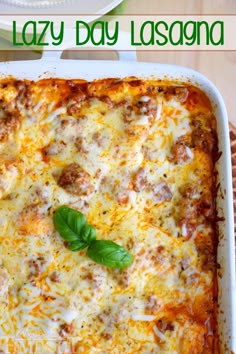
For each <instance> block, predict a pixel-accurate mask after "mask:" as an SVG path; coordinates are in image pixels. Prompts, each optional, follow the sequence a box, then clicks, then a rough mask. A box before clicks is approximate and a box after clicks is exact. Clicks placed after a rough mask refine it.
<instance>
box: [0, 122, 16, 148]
mask: <svg viewBox="0 0 236 354" xmlns="http://www.w3.org/2000/svg"><path fill="white" fill-rule="evenodd" d="M19 126H20V119H19V116H18V115H12V116H11V115H10V116H8V117H6V118H0V142H5V141H7V139H8V137H9V135H10V134H11V133H13V132H14V131H15V130H17V129H18V128H19Z"/></svg>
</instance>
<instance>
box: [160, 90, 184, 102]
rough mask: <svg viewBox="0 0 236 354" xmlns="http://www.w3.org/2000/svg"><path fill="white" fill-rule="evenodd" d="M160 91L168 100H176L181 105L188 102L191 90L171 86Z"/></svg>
mask: <svg viewBox="0 0 236 354" xmlns="http://www.w3.org/2000/svg"><path fill="white" fill-rule="evenodd" d="M160 90H161V92H162V93H163V94H164V96H165V99H166V100H171V99H173V98H174V99H176V101H178V102H179V103H181V104H183V103H185V102H186V101H187V98H188V95H189V90H188V88H187V87H181V86H169V87H160Z"/></svg>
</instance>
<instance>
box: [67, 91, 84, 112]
mask: <svg viewBox="0 0 236 354" xmlns="http://www.w3.org/2000/svg"><path fill="white" fill-rule="evenodd" d="M86 97H87V96H86V94H84V93H81V94H80V95H78V94H77V96H75V97H73V100H72V101H71V102H70V103H69V105H68V107H67V113H68V114H69V115H71V116H78V115H79V114H80V111H81V106H82V104H83V103H84V101H85V100H86Z"/></svg>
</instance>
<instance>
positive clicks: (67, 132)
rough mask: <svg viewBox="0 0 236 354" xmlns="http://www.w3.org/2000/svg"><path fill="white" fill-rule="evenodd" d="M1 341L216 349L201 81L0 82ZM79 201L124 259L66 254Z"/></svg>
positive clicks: (45, 348) (210, 153)
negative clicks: (62, 219) (57, 218)
mask: <svg viewBox="0 0 236 354" xmlns="http://www.w3.org/2000/svg"><path fill="white" fill-rule="evenodd" d="M0 156H1V159H0V238H1V242H0V253H1V264H0V306H1V310H0V352H1V353H14V354H16V353H17V354H18V353H24V354H25V353H44V354H52V353H61V354H62V353H63V354H69V353H88V354H93V353H94V354H95V353H103V354H110V353H112V354H121V353H127V354H128V353H142V354H149V353H171V354H174V353H176V354H177V353H178V354H190V353H191V354H201V353H204V354H207V353H213V351H214V350H217V334H216V318H215V314H216V305H217V281H216V248H217V227H216V223H217V215H216V207H215V198H216V190H217V188H216V169H215V163H216V161H217V159H218V157H219V153H218V147H217V135H216V120H215V117H214V115H213V110H212V107H211V104H210V101H209V99H208V98H207V96H206V95H205V93H203V92H202V91H201V90H200V89H199V88H197V87H194V86H191V85H190V84H186V83H185V84H184V83H179V82H170V81H161V80H154V79H149V80H146V79H145V80H141V79H138V78H135V77H129V78H125V79H117V78H109V79H108V78H107V79H102V80H96V81H92V82H87V81H85V80H79V79H76V80H64V79H52V78H50V79H42V80H39V81H27V80H17V79H15V78H5V79H2V80H1V81H0ZM62 205H66V206H68V207H70V208H73V209H75V210H78V211H80V212H81V213H83V214H84V215H85V216H86V219H87V221H88V223H89V224H90V225H92V226H93V227H94V228H95V229H96V232H97V239H103V240H110V241H113V242H115V243H117V244H119V245H121V246H123V247H124V248H125V249H126V250H128V252H129V253H130V254H131V255H132V258H133V262H132V264H131V265H129V266H128V267H126V268H123V269H116V268H115V269H112V268H108V267H105V266H103V265H100V264H97V263H95V262H93V261H92V260H91V259H89V258H88V257H87V255H86V252H85V250H81V251H78V252H71V251H70V250H69V249H68V248H67V247H66V242H65V241H63V239H62V238H61V237H60V236H59V234H58V232H57V231H56V229H55V227H54V224H53V216H54V213H55V211H56V209H57V208H58V207H60V206H62Z"/></svg>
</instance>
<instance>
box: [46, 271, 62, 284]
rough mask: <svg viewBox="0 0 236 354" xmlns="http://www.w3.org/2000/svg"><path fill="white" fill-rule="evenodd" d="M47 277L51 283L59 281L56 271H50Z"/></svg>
mask: <svg viewBox="0 0 236 354" xmlns="http://www.w3.org/2000/svg"><path fill="white" fill-rule="evenodd" d="M49 278H50V280H51V281H52V282H53V283H59V282H60V277H59V274H58V273H57V272H52V274H50V276H49Z"/></svg>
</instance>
